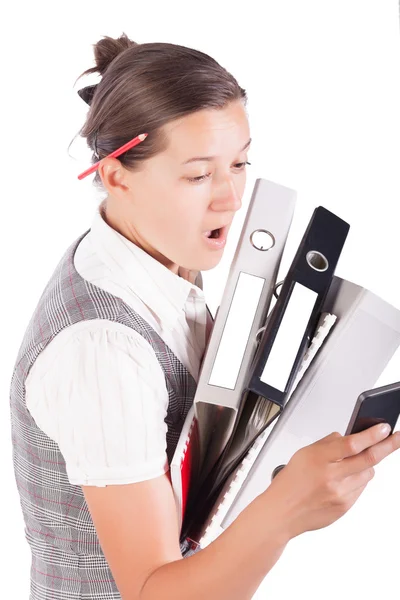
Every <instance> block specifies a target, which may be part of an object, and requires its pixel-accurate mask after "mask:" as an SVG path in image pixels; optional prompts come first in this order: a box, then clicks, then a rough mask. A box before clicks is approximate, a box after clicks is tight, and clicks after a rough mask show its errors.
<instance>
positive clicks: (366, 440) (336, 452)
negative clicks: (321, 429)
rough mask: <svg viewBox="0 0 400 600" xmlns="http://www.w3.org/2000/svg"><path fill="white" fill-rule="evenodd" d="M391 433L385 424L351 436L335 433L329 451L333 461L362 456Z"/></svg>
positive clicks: (330, 441)
mask: <svg viewBox="0 0 400 600" xmlns="http://www.w3.org/2000/svg"><path fill="white" fill-rule="evenodd" d="M389 432H390V429H387V430H385V424H384V423H380V424H379V425H374V426H373V427H369V428H368V429H365V430H364V431H360V432H359V433H353V434H351V435H345V436H341V435H340V434H337V433H336V432H335V433H334V434H331V436H332V439H331V440H329V449H327V451H328V452H330V453H331V458H332V461H338V460H343V459H344V458H347V457H349V456H355V455H356V454H360V452H363V450H365V449H366V448H369V447H370V446H373V445H374V444H377V443H378V442H380V441H382V440H384V439H385V438H386V437H387V436H388V434H389ZM328 437H329V436H328Z"/></svg>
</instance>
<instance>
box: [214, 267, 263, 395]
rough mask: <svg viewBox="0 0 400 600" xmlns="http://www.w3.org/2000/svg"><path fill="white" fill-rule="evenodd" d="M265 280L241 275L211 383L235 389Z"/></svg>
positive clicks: (216, 358)
mask: <svg viewBox="0 0 400 600" xmlns="http://www.w3.org/2000/svg"><path fill="white" fill-rule="evenodd" d="M264 282H265V279H264V278H263V277H257V276H255V275H249V274H248V273H240V274H239V278H238V281H237V284H236V289H235V291H234V294H233V299H232V303H231V306H230V309H229V312H228V315H227V318H226V321H225V327H224V331H223V333H222V336H221V341H220V343H219V346H218V351H217V354H216V356H215V360H214V365H213V368H212V371H211V375H210V379H209V381H208V383H209V385H216V386H218V387H223V388H227V389H230V390H234V389H235V385H236V381H237V378H238V375H239V371H240V365H241V364H242V361H243V356H244V352H245V349H246V345H247V342H248V340H249V335H250V331H251V327H252V325H253V321H254V317H255V314H256V311H257V307H258V303H259V301H260V296H261V292H262V289H263V287H264ZM217 318H218V315H217Z"/></svg>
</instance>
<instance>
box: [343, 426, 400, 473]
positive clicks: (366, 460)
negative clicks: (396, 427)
mask: <svg viewBox="0 0 400 600" xmlns="http://www.w3.org/2000/svg"><path fill="white" fill-rule="evenodd" d="M361 433H364V432H361ZM357 435H358V434H357ZM399 448H400V431H398V432H396V433H394V434H393V435H390V436H388V437H387V438H386V439H384V440H382V441H381V442H379V443H377V444H374V445H373V446H370V447H369V448H366V449H365V450H363V451H362V452H361V453H360V454H357V455H356V456H352V457H348V458H347V459H346V460H345V461H343V463H342V464H343V473H344V474H345V475H353V474H354V473H358V472H360V471H363V470H365V469H367V470H368V469H370V468H371V467H374V466H375V465H377V464H378V463H380V462H381V460H383V459H384V458H385V457H386V456H388V455H389V454H391V453H392V452H394V451H395V450H398V449H399Z"/></svg>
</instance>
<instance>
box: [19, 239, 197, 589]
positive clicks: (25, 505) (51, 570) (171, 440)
mask: <svg viewBox="0 0 400 600" xmlns="http://www.w3.org/2000/svg"><path fill="white" fill-rule="evenodd" d="M89 231H90V229H89V230H88V231H86V232H85V233H84V234H83V235H82V236H80V237H79V238H78V239H77V240H76V241H75V242H74V243H73V244H72V245H71V246H70V247H69V248H68V250H67V251H66V252H65V254H64V256H63V257H62V258H61V260H60V262H59V263H58V265H57V267H56V269H55V271H54V273H53V275H52V276H51V278H50V280H49V282H48V283H47V285H46V287H45V289H44V291H43V293H42V295H41V297H40V299H39V302H38V304H37V307H36V309H35V311H34V313H33V316H32V318H31V320H30V322H29V324H28V327H27V330H26V332H25V335H24V338H23V341H22V343H21V346H20V349H19V352H18V356H17V360H16V363H15V367H14V371H13V375H12V381H11V389H10V409H11V431H12V447H13V464H14V471H15V478H16V483H17V487H18V491H19V494H20V501H21V507H22V512H23V517H24V520H25V537H26V539H27V541H28V543H29V546H30V549H31V552H32V564H31V594H30V600H47V599H49V598H51V599H52V600H61V599H62V600H81V599H86V600H89V599H94V598H96V599H97V598H98V599H100V598H101V599H102V600H108V599H111V598H113V599H115V600H117V599H120V598H121V596H120V594H119V592H118V588H117V586H116V584H115V582H114V579H113V577H112V573H111V570H110V568H109V566H108V563H107V561H106V558H105V556H104V554H103V552H102V549H101V547H100V544H99V541H98V538H97V535H96V531H95V528H94V525H93V521H92V519H91V516H90V513H89V510H88V507H87V504H86V502H85V498H84V495H83V492H82V488H81V487H80V486H79V485H72V484H71V483H70V482H69V480H68V476H67V473H66V467H65V461H64V458H63V456H62V454H61V452H60V449H59V446H58V444H56V443H55V442H54V441H53V440H52V439H50V438H49V437H48V436H47V435H46V434H45V433H44V432H43V431H42V430H41V429H40V428H39V427H38V426H37V425H36V422H35V421H34V419H33V418H32V416H31V414H30V412H29V411H28V409H27V408H26V404H25V379H26V377H27V375H28V372H29V369H30V368H31V366H32V365H33V363H34V362H35V360H36V358H37V357H38V355H39V354H40V352H42V350H43V349H44V348H45V347H46V346H47V344H48V343H49V342H51V340H52V339H53V338H54V337H55V336H56V335H57V334H58V333H59V332H60V331H62V330H63V329H64V328H65V327H68V326H70V325H72V324H74V323H77V322H78V321H83V320H87V319H107V320H110V321H115V322H117V323H122V324H124V325H127V326H128V327H132V329H134V330H135V331H137V332H138V333H140V335H142V336H143V337H144V338H145V339H146V340H147V341H148V342H149V343H150V344H151V346H152V348H153V349H154V351H155V353H156V356H157V359H158V361H159V363H160V365H161V367H162V369H163V371H164V374H165V381H166V385H167V389H168V394H169V406H168V413H167V417H166V419H165V422H166V424H167V426H168V432H167V456H168V462H169V463H170V462H171V460H172V457H173V454H174V451H175V447H176V444H177V441H178V439H179V435H180V432H181V429H182V425H183V422H184V420H185V417H186V415H187V412H188V410H189V408H190V406H191V405H192V403H193V398H194V394H195V390H196V382H195V380H194V379H193V377H192V375H191V374H190V373H189V372H188V371H187V369H186V368H185V367H184V366H183V365H182V364H181V362H180V361H179V360H178V359H177V357H176V356H175V355H174V354H173V352H172V351H171V349H170V348H169V347H168V346H167V345H166V344H165V343H164V342H163V340H162V339H161V338H160V336H159V335H158V334H157V333H156V332H155V331H154V330H153V329H152V328H151V327H150V326H149V324H148V323H147V322H146V321H144V320H143V319H142V318H141V317H140V315H138V314H137V313H136V312H135V311H133V310H132V309H131V308H130V307H129V306H128V305H127V304H126V303H125V302H124V301H123V300H121V299H120V298H118V297H116V296H114V295H112V294H110V293H108V292H106V291H104V290H103V289H101V288H99V287H97V286H96V285H93V284H91V283H90V282H89V281H87V280H85V279H84V278H82V277H81V276H80V274H79V273H78V272H77V271H76V269H75V267H74V262H73V258H74V254H75V250H76V248H77V247H78V245H79V243H80V241H81V240H82V239H83V238H84V237H85V235H87V233H89ZM132 401H134V398H132ZM181 553H182V556H183V557H186V556H189V555H190V554H193V553H194V551H193V550H191V548H190V547H189V545H188V544H186V543H182V544H181ZM132 568H133V569H134V565H132Z"/></svg>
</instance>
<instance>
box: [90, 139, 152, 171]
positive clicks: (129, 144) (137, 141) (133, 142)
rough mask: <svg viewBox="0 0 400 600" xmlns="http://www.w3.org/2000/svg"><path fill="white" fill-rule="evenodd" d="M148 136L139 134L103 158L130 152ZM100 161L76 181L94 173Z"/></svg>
mask: <svg viewBox="0 0 400 600" xmlns="http://www.w3.org/2000/svg"><path fill="white" fill-rule="evenodd" d="M148 135H149V134H148V133H141V134H140V135H137V136H136V137H134V138H133V139H132V140H131V141H130V142H127V143H126V144H124V145H123V146H121V147H120V148H117V150H114V152H111V154H108V155H107V156H105V158H108V157H110V158H116V157H117V156H119V155H120V154H122V153H123V152H126V151H127V150H130V149H131V148H133V147H134V146H137V145H138V144H140V142H143V140H145V139H146V138H147V136H148ZM102 160H103V159H101V160H99V161H98V162H97V163H95V164H94V165H92V166H91V167H90V168H89V169H86V171H83V173H81V174H80V175H78V179H83V178H84V177H86V176H87V175H90V174H91V173H94V172H95V171H96V170H97V169H98V166H99V164H100V163H101V161H102Z"/></svg>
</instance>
